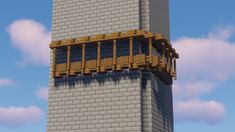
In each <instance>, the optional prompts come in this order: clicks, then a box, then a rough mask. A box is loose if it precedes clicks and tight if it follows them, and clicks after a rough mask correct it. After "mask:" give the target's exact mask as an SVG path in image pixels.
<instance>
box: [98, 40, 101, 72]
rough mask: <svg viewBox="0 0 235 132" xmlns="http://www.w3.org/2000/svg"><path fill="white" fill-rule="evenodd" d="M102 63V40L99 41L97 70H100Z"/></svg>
mask: <svg viewBox="0 0 235 132" xmlns="http://www.w3.org/2000/svg"><path fill="white" fill-rule="evenodd" d="M100 65H101V42H98V43H97V72H100Z"/></svg>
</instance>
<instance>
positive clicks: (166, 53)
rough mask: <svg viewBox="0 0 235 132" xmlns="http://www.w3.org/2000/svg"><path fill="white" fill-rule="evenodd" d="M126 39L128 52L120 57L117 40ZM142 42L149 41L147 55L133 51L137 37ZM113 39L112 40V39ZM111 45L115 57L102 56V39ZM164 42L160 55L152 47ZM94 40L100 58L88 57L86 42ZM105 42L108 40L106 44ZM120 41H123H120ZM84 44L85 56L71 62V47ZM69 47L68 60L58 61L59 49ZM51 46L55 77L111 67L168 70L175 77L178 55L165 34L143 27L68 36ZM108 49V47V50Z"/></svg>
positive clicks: (117, 68)
mask: <svg viewBox="0 0 235 132" xmlns="http://www.w3.org/2000/svg"><path fill="white" fill-rule="evenodd" d="M120 39H121V40H123V39H126V40H128V41H129V55H127V56H117V41H118V40H120ZM140 39H141V41H140V42H141V43H142V44H144V43H147V45H148V54H147V53H139V54H136V53H135V54H134V51H133V49H134V48H133V47H134V40H135V41H139V40H140ZM110 40H112V41H110ZM105 41H107V42H109V43H110V44H112V48H113V56H112V57H108V58H101V46H102V43H103V42H105ZM159 41H160V42H161V43H160V47H161V49H160V50H161V52H160V53H161V54H160V55H156V54H153V48H156V47H157V46H156V44H159V43H156V42H159ZM94 42H95V44H96V48H97V58H96V59H93V60H86V45H87V44H93V43H94ZM107 42H105V43H107ZM120 42H121V41H120ZM75 44H77V45H81V46H79V47H81V49H82V56H81V58H82V59H81V61H75V62H71V49H72V48H75V47H73V45H75ZM63 46H66V47H67V60H66V63H62V64H59V63H58V64H57V63H56V59H57V58H56V49H57V48H60V47H63ZM50 47H51V48H52V50H53V60H52V76H53V77H61V76H64V75H67V76H76V75H77V74H80V73H81V74H84V75H86V74H91V73H92V72H97V73H99V72H106V71H109V70H113V71H119V70H123V69H141V70H143V69H146V68H147V67H149V68H151V69H152V70H158V71H161V72H167V73H168V75H170V76H171V77H174V78H175V79H176V59H177V58H178V57H179V56H178V54H177V53H176V51H175V49H173V48H172V47H171V45H170V44H169V43H168V41H167V40H165V39H164V37H163V36H162V35H154V34H153V33H150V32H145V31H142V30H132V31H129V32H122V33H119V32H115V33H112V34H108V35H96V36H92V37H81V38H78V39H67V40H63V41H56V42H52V43H51V45H50ZM107 50H108V49H107Z"/></svg>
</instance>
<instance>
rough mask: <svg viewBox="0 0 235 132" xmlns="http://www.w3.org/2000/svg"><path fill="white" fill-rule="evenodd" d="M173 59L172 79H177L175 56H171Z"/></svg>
mask: <svg viewBox="0 0 235 132" xmlns="http://www.w3.org/2000/svg"><path fill="white" fill-rule="evenodd" d="M173 61H174V79H175V80H176V79H177V73H176V58H175V57H174V58H173Z"/></svg>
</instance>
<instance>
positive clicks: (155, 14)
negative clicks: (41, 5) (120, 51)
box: [52, 0, 170, 40]
mask: <svg viewBox="0 0 235 132" xmlns="http://www.w3.org/2000/svg"><path fill="white" fill-rule="evenodd" d="M168 13H169V11H168V0H53V18H52V40H61V39H66V38H76V37H81V36H90V35H96V34H106V33H111V32H121V31H128V30H131V29H143V30H146V31H151V32H154V33H161V34H163V35H165V36H166V37H167V38H168V39H170V35H169V15H168Z"/></svg>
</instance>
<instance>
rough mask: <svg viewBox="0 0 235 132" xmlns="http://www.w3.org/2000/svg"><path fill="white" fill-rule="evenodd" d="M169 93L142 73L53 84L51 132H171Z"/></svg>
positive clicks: (49, 123)
mask: <svg viewBox="0 0 235 132" xmlns="http://www.w3.org/2000/svg"><path fill="white" fill-rule="evenodd" d="M171 92H172V91H171V87H170V86H166V85H164V84H163V83H162V82H161V81H159V80H158V78H157V77H156V76H155V75H154V74H153V73H151V72H142V71H124V72H119V73H106V74H97V75H92V76H86V77H73V78H57V79H55V80H52V79H51V81H50V85H49V100H48V124H47V132H101V131H102V132H173V111H172V97H171V96H172V95H171Z"/></svg>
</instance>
